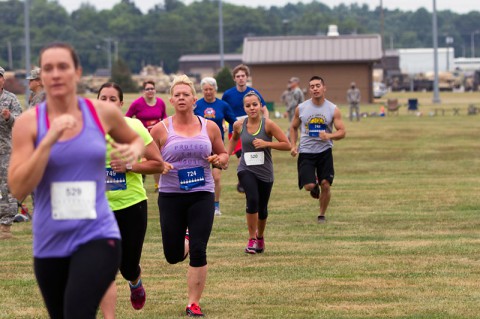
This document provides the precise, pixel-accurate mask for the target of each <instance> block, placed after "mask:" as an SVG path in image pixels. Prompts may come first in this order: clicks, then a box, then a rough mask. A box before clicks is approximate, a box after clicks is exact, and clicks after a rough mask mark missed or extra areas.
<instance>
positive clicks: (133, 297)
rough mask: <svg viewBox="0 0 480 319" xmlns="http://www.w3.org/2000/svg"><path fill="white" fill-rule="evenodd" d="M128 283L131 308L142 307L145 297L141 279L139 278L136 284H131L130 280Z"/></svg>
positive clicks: (138, 308) (137, 308)
mask: <svg viewBox="0 0 480 319" xmlns="http://www.w3.org/2000/svg"><path fill="white" fill-rule="evenodd" d="M128 285H129V286H130V302H131V303H132V307H133V309H135V310H140V309H142V308H143V306H144V305H145V299H146V293H145V289H144V288H143V284H142V280H141V279H140V280H139V281H138V284H137V285H136V286H132V284H131V283H130V282H129V283H128Z"/></svg>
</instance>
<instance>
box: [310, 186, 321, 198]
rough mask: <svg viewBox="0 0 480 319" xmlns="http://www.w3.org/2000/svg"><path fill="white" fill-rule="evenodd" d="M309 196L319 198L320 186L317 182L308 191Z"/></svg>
mask: <svg viewBox="0 0 480 319" xmlns="http://www.w3.org/2000/svg"><path fill="white" fill-rule="evenodd" d="M310 196H312V197H313V198H315V199H318V198H320V187H319V186H318V184H315V187H314V188H313V189H312V190H311V191H310Z"/></svg>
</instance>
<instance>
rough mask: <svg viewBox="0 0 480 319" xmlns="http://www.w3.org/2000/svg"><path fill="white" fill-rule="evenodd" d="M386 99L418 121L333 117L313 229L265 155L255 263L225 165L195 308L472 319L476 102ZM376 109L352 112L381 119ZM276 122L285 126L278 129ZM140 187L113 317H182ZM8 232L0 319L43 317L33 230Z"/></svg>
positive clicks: (479, 305) (22, 227) (280, 159)
mask: <svg viewBox="0 0 480 319" xmlns="http://www.w3.org/2000/svg"><path fill="white" fill-rule="evenodd" d="M135 97H136V96H127V103H126V104H127V105H128V104H129V102H130V101H131V100H133V99H134V98H135ZM387 97H397V98H399V99H400V102H401V103H403V104H405V103H406V100H407V98H409V97H416V98H418V99H419V102H420V103H419V108H420V111H421V112H422V113H423V116H416V115H414V114H408V112H407V110H406V107H402V109H401V110H400V115H399V116H392V117H384V118H382V117H367V118H363V119H362V120H361V121H360V122H359V123H357V122H349V121H348V120H347V119H346V118H344V120H345V124H346V129H347V137H346V139H344V140H342V141H338V142H336V143H335V147H334V159H335V169H336V176H335V181H334V184H333V187H332V200H331V203H330V207H329V209H328V211H327V219H328V222H327V223H326V224H324V225H319V224H317V223H316V216H317V215H318V201H315V200H313V199H312V198H310V196H309V194H308V193H307V192H305V191H300V190H298V187H297V182H296V181H297V173H296V159H293V158H291V157H290V155H289V153H288V152H279V151H273V157H274V166H275V174H276V175H275V176H276V180H275V184H274V188H273V191H272V197H271V200H270V205H269V222H268V225H267V230H266V235H265V239H266V251H265V253H264V254H261V255H253V256H252V255H246V254H245V253H244V252H243V249H244V247H245V245H246V242H247V230H246V224H245V216H244V211H245V208H244V207H245V199H244V196H243V195H241V194H239V193H237V192H236V190H235V185H236V161H235V160H234V158H231V166H230V168H229V170H227V171H225V172H224V174H223V179H222V183H223V194H222V199H221V209H222V213H223V215H222V216H220V217H215V222H214V229H213V232H212V236H211V239H210V243H209V247H208V261H209V273H208V279H207V286H206V289H205V292H204V294H203V298H202V301H201V306H202V309H203V310H204V312H205V313H206V315H207V316H208V317H209V318H412V319H413V318H479V317H480V283H479V282H480V255H479V251H480V235H479V229H480V219H479V213H480V200H479V196H478V194H480V170H479V167H480V148H479V136H480V115H476V116H468V115H466V109H467V106H468V105H469V104H471V103H473V104H476V105H477V106H480V94H479V93H463V94H454V93H448V94H447V93H442V94H441V99H442V105H441V107H443V108H445V109H447V110H448V111H447V112H446V113H445V116H429V113H430V112H431V111H432V110H433V109H434V108H435V107H438V106H434V105H432V102H431V100H432V94H431V93H412V94H410V93H398V94H392V93H391V94H389V95H388V96H387ZM387 97H385V98H387ZM384 101H385V99H382V100H378V101H376V104H372V105H368V106H362V112H363V111H367V112H369V113H370V112H373V111H377V112H378V109H379V106H380V105H381V103H384ZM454 107H458V108H460V115H459V116H454V115H453V112H451V109H453V108H454ZM340 108H341V111H342V113H343V114H344V115H346V114H347V107H346V106H345V105H341V106H340ZM281 110H282V111H283V109H281ZM169 111H170V113H169V114H171V110H169ZM277 121H278V123H279V124H280V125H281V126H282V127H285V128H286V126H287V123H286V120H284V119H278V120H277ZM146 187H147V191H148V195H149V199H150V200H149V221H148V222H149V224H148V231H147V236H146V240H145V245H144V253H143V258H142V268H143V277H144V285H145V288H146V291H147V303H146V305H145V308H144V309H143V310H141V311H135V310H133V308H132V307H131V306H130V302H129V290H128V287H127V284H126V283H125V281H123V280H122V279H121V277H120V276H118V277H117V286H118V288H119V297H118V304H117V316H118V318H182V317H184V309H185V304H186V301H187V293H186V278H185V275H186V270H187V263H186V262H185V263H183V264H179V265H168V264H167V263H166V261H165V260H164V257H163V251H162V243H161V234H160V229H159V228H160V227H159V219H158V209H157V207H156V195H155V193H154V190H153V182H152V178H147V184H146ZM12 229H13V233H14V235H15V240H10V241H3V242H0V247H1V249H0V309H1V311H0V318H46V317H47V313H46V310H45V307H44V305H43V301H42V298H41V296H40V294H39V291H38V288H37V285H36V281H35V278H34V275H33V270H32V252H31V237H32V234H31V224H30V223H22V224H15V225H14V227H13V228H12ZM79 307H81V305H79ZM100 317H101V316H100V315H99V318H100Z"/></svg>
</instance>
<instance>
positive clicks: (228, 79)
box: [215, 67, 235, 92]
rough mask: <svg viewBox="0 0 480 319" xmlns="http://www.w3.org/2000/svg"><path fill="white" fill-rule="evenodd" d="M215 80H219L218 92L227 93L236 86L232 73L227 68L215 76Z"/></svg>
mask: <svg viewBox="0 0 480 319" xmlns="http://www.w3.org/2000/svg"><path fill="white" fill-rule="evenodd" d="M215 80H217V85H218V92H225V91H226V90H228V89H229V88H231V87H233V86H235V82H234V81H233V77H232V72H231V71H230V69H229V68H227V67H224V68H223V69H221V70H220V71H218V73H217V75H215Z"/></svg>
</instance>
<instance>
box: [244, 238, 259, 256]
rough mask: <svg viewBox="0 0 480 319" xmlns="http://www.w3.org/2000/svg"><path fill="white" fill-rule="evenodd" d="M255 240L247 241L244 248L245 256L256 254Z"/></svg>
mask: <svg viewBox="0 0 480 319" xmlns="http://www.w3.org/2000/svg"><path fill="white" fill-rule="evenodd" d="M256 249H257V240H256V239H255V238H250V239H249V240H248V245H247V247H245V252H246V253H247V254H256V253H257V250H256Z"/></svg>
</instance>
